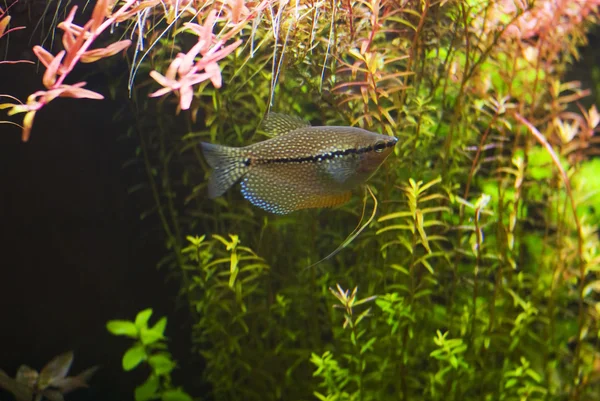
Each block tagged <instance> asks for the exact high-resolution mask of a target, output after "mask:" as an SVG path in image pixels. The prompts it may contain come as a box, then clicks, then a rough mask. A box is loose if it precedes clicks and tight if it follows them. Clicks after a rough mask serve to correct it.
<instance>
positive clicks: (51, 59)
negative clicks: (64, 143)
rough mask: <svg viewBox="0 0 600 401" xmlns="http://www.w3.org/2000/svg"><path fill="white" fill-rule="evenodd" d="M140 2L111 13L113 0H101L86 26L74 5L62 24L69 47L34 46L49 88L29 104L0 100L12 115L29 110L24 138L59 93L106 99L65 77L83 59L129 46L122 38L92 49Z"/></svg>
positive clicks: (1, 106)
mask: <svg viewBox="0 0 600 401" xmlns="http://www.w3.org/2000/svg"><path fill="white" fill-rule="evenodd" d="M136 2H137V1H136V0H128V1H127V2H125V3H124V4H123V5H122V6H121V7H120V8H119V9H118V10H117V11H116V12H115V13H112V14H111V13H110V8H111V4H112V3H113V2H111V1H109V0H98V1H97V2H96V6H95V7H94V11H93V13H92V17H91V18H90V20H89V21H88V22H87V23H86V24H85V25H84V26H79V25H76V24H74V23H73V19H74V17H75V13H76V12H77V6H73V8H72V9H71V12H70V13H69V15H68V17H67V19H66V20H64V21H63V22H61V23H60V24H59V25H58V28H60V29H62V30H63V31H64V33H63V37H62V43H63V46H64V48H65V49H64V50H61V51H60V52H58V54H56V55H53V54H52V53H50V52H49V51H48V50H46V49H44V48H43V47H41V46H35V47H34V48H33V52H34V53H35V55H36V56H37V57H38V59H39V60H40V62H41V63H42V64H43V65H44V66H45V67H46V71H45V73H44V76H43V78H42V83H43V85H44V87H45V88H46V90H40V91H37V92H35V93H33V94H31V95H30V96H29V97H28V98H27V102H26V103H25V104H13V103H4V104H0V109H10V110H9V111H8V115H15V114H20V113H25V116H24V118H23V130H22V136H21V138H22V140H23V141H24V142H26V141H27V140H29V136H30V133H31V128H32V126H33V120H34V118H35V114H36V113H37V112H38V111H39V110H40V109H42V108H43V107H44V106H45V105H47V104H48V103H50V102H51V101H52V100H54V99H56V98H57V97H71V98H80V99H82V98H86V99H104V96H102V95H101V94H99V93H96V92H93V91H91V90H88V89H85V88H84V86H85V85H86V82H78V83H75V84H65V83H64V81H65V79H66V78H67V76H68V75H69V73H70V72H71V71H73V69H74V68H75V66H76V65H77V63H78V62H79V61H81V62H82V63H92V62H94V61H97V60H100V59H101V58H105V57H110V56H112V55H114V54H117V53H119V52H120V51H122V50H124V49H126V48H127V47H129V45H130V44H131V41H130V40H122V41H119V42H116V43H113V44H111V45H109V46H108V47H105V48H101V49H93V50H89V49H90V47H91V45H92V44H93V42H94V40H96V39H97V38H98V36H100V34H101V33H102V32H103V31H104V30H106V28H108V27H109V26H111V24H113V23H114V21H115V20H116V19H117V18H118V17H119V16H120V15H121V14H123V13H125V12H126V11H127V10H128V9H129V8H130V7H132V5H133V4H134V3H136Z"/></svg>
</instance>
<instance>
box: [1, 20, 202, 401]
mask: <svg viewBox="0 0 600 401" xmlns="http://www.w3.org/2000/svg"><path fill="white" fill-rule="evenodd" d="M11 15H12V17H13V20H12V24H11V25H12V26H18V25H26V26H28V29H27V30H23V31H18V32H15V33H13V34H11V35H10V38H9V39H10V40H9V41H8V49H7V52H6V53H5V52H4V51H5V50H6V47H4V48H2V59H4V56H5V55H6V59H8V60H15V59H29V60H34V56H33V53H32V52H31V48H32V46H33V45H34V44H36V42H35V40H36V39H38V35H36V36H35V37H34V39H33V41H32V42H30V37H31V30H30V29H29V28H30V27H31V22H29V17H30V16H28V14H27V9H26V8H23V9H22V10H18V9H14V10H11ZM31 17H33V18H34V17H35V15H33V16H31ZM38 34H39V33H38ZM97 66H99V64H96V65H92V67H97ZM86 67H87V66H85V65H84V67H83V68H81V67H78V68H77V69H76V70H75V72H74V73H73V74H71V77H70V78H69V79H70V80H73V79H82V80H86V81H88V87H89V88H90V89H92V90H98V91H99V92H102V91H104V90H105V88H107V83H106V82H103V80H104V79H105V77H106V76H109V74H103V75H102V76H100V77H98V76H93V77H89V76H84V77H83V78H82V74H86V73H89V72H90V71H91V70H92V68H90V67H87V68H86ZM115 68H125V69H126V68H127V66H126V65H125V64H124V63H123V64H121V65H116V66H115ZM41 78H42V77H41V73H40V72H39V70H38V69H37V67H36V66H35V65H32V64H16V65H6V64H5V65H0V93H3V94H11V95H12V96H16V97H18V98H19V99H21V100H23V101H24V100H25V99H26V98H27V96H28V95H29V94H31V93H33V92H35V91H36V90H40V89H42V88H43V87H42V84H41ZM104 95H105V96H106V97H108V96H107V95H108V94H107V93H104ZM4 101H5V99H2V101H1V102H4ZM118 110H119V104H118V102H115V101H111V100H104V101H97V100H76V99H57V100H55V101H53V102H52V103H51V104H49V105H48V106H47V107H45V108H44V109H43V110H42V111H41V112H40V113H38V115H37V116H36V119H35V123H34V128H33V131H32V136H31V139H30V141H29V142H28V143H22V142H21V138H20V130H19V129H18V128H17V127H14V126H9V125H5V124H3V125H0V132H1V134H0V185H1V188H2V190H1V192H0V211H1V213H2V220H1V223H0V244H1V248H0V249H1V252H2V256H1V259H0V265H1V266H2V267H1V270H2V276H1V279H0V306H1V308H2V309H1V319H0V322H1V323H0V369H3V370H4V371H5V372H6V373H7V374H9V375H10V376H13V377H14V374H15V372H16V370H17V368H18V367H19V365H21V364H26V365H29V366H31V367H32V368H34V369H36V370H39V369H41V368H42V367H43V366H44V364H45V363H47V362H48V361H49V360H50V359H52V358H53V357H54V356H56V355H58V354H61V353H63V352H66V351H69V350H73V351H74V354H75V358H74V363H73V366H72V368H71V372H70V373H72V374H77V373H79V372H81V371H82V370H84V369H86V368H88V367H90V366H92V365H101V369H100V370H99V371H98V372H97V373H96V375H95V376H94V377H93V379H92V380H91V387H90V388H89V389H87V390H86V389H84V390H78V391H76V392H74V393H73V394H69V395H67V399H68V400H77V399H82V400H83V399H85V400H126V399H132V398H133V389H134V387H135V385H136V384H140V383H141V382H142V381H143V380H145V378H146V376H147V372H142V371H139V372H136V371H134V372H129V373H123V371H122V368H121V356H122V354H123V352H124V351H125V350H126V349H127V347H129V346H130V345H131V342H130V341H128V340H126V339H124V338H117V337H114V336H112V335H111V334H109V333H108V331H107V330H106V328H105V324H106V322H107V321H108V320H110V319H133V318H134V317H135V314H136V313H137V312H138V311H140V310H141V309H144V308H147V307H152V308H154V310H155V312H154V313H155V317H158V316H162V315H168V316H169V319H170V320H169V323H168V327H167V333H166V334H167V336H169V338H170V339H171V340H172V342H173V345H172V349H171V350H172V351H173V352H174V354H175V357H176V358H178V359H181V358H182V357H183V356H184V355H183V353H185V352H186V351H188V350H189V342H188V340H187V337H186V336H185V334H183V336H182V335H180V334H177V333H178V329H179V328H180V327H181V325H182V319H179V321H178V312H177V311H176V302H175V296H176V293H177V283H176V282H166V278H165V277H166V274H165V272H164V271H159V270H157V268H156V264H157V262H158V260H159V259H160V258H161V257H162V256H164V244H163V242H162V239H161V233H160V232H159V231H158V230H159V228H158V227H159V226H158V225H157V224H156V221H153V220H152V219H151V218H150V219H148V220H147V221H140V217H139V216H140V213H141V212H142V211H143V209H144V208H145V205H147V204H148V203H147V202H148V200H146V201H145V202H141V201H140V200H139V199H136V198H135V197H132V196H129V195H128V193H127V190H128V188H129V187H130V186H132V185H134V184H136V183H139V182H142V181H143V180H145V176H143V175H141V174H137V173H135V172H132V171H131V170H127V169H124V168H123V167H122V165H123V163H124V161H125V160H127V159H128V158H130V157H131V156H132V155H133V154H134V151H135V146H136V144H135V143H133V142H132V141H129V142H128V141H119V140H118V138H119V137H120V136H122V134H123V133H124V132H125V131H126V130H127V128H128V124H127V122H126V120H127V116H125V118H124V119H121V121H120V122H113V116H114V115H115V114H116V113H117V111H118ZM3 113H4V112H3ZM5 118H6V115H5V114H3V116H2V119H5ZM13 120H15V119H14V118H13ZM144 204H145V205H144ZM180 315H181V316H182V317H183V316H185V313H180ZM179 333H185V332H184V331H181V330H180V331H179ZM184 364H185V362H184ZM184 366H185V365H184ZM183 370H184V369H181V370H180V371H183ZM192 370H193V368H192ZM188 373H189V372H188ZM197 373H198V374H199V372H197ZM190 376H195V374H193V373H191V374H190ZM6 399H11V396H9V395H8V394H7V393H3V392H1V390H0V400H6Z"/></svg>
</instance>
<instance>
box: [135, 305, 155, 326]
mask: <svg viewBox="0 0 600 401" xmlns="http://www.w3.org/2000/svg"><path fill="white" fill-rule="evenodd" d="M150 316H152V308H148V309H144V310H143V311H141V312H140V313H138V314H137V316H136V317H135V325H136V326H137V327H138V328H140V329H141V328H142V327H148V320H150Z"/></svg>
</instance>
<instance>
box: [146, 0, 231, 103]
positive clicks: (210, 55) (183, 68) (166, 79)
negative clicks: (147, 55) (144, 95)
mask: <svg viewBox="0 0 600 401" xmlns="http://www.w3.org/2000/svg"><path fill="white" fill-rule="evenodd" d="M216 16H217V12H216V11H215V10H213V11H211V12H210V13H209V15H208V17H207V18H206V21H205V22H204V25H202V26H201V25H198V24H194V23H187V24H185V26H186V27H187V28H188V29H189V30H191V31H192V32H194V33H196V34H197V35H198V42H197V43H196V44H195V45H194V46H193V47H192V48H191V49H190V50H189V51H188V52H187V53H179V54H178V55H177V57H176V58H175V59H174V60H173V61H172V62H171V64H170V66H169V68H168V70H167V72H166V74H165V75H161V74H160V73H158V72H157V71H152V72H150V76H151V77H152V78H154V79H155V80H156V81H157V82H158V83H159V84H161V85H162V86H163V87H164V88H162V89H159V90H157V91H156V92H154V93H151V94H150V96H151V97H157V96H162V95H165V94H167V93H169V92H175V91H176V92H178V94H179V107H180V108H181V109H182V110H187V109H189V108H190V104H191V103H192V99H193V96H194V92H193V88H192V87H193V85H196V84H199V83H200V82H202V81H206V80H208V79H210V80H211V82H212V83H213V85H214V86H215V87H216V88H220V87H221V84H222V79H221V69H220V68H219V65H218V64H217V61H219V60H221V59H223V58H224V57H226V56H228V55H229V54H230V53H231V52H233V51H234V50H235V49H236V48H237V47H238V46H239V45H240V44H242V41H241V40H237V41H236V42H234V43H232V44H230V45H228V46H226V47H223V48H221V47H222V46H223V42H224V41H223V40H222V39H219V40H216V38H215V35H213V33H212V28H213V25H214V23H215V20H216ZM198 54H201V57H200V59H199V60H198V61H196V62H194V60H195V58H196V56H198ZM201 71H204V72H201ZM176 76H177V77H178V78H177V77H176Z"/></svg>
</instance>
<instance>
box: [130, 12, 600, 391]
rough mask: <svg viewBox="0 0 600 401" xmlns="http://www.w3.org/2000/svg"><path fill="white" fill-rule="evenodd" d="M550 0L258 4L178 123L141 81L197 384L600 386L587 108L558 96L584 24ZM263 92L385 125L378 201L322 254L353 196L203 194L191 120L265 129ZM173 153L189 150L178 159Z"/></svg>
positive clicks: (572, 88) (338, 116)
mask: <svg viewBox="0 0 600 401" xmlns="http://www.w3.org/2000/svg"><path fill="white" fill-rule="evenodd" d="M554 3H556V2H554ZM554 3H553V2H549V1H548V2H546V1H539V2H536V3H532V4H528V5H525V4H520V3H519V4H516V3H515V4H513V3H512V2H500V1H484V2H468V1H449V2H446V1H442V2H430V1H408V2H392V1H356V2H341V3H327V4H325V3H318V4H316V3H315V4H312V3H306V4H303V5H302V6H294V5H293V4H287V5H278V6H274V5H272V8H269V9H268V11H265V14H261V17H260V18H259V19H258V22H257V21H255V22H253V26H252V27H251V28H249V30H248V31H247V32H246V33H245V34H244V35H243V37H244V38H245V40H246V41H247V42H246V45H245V47H242V48H240V49H241V50H239V51H237V52H236V53H235V56H232V57H229V58H227V59H226V60H224V61H223V62H222V63H221V67H222V71H221V73H222V75H223V81H224V82H225V84H224V85H223V87H222V88H220V89H215V88H213V87H211V86H210V85H201V86H200V87H199V88H198V89H197V90H196V91H195V98H194V100H193V102H192V106H191V109H192V113H191V115H190V116H188V117H190V118H191V119H190V120H188V122H189V125H188V127H189V132H188V133H186V134H184V135H182V134H176V133H175V131H174V130H170V129H167V128H165V127H167V126H168V125H167V124H170V122H169V117H167V115H170V114H172V110H173V108H172V106H171V105H169V101H168V100H167V101H165V102H164V103H161V104H159V106H158V111H152V113H153V114H158V115H159V116H161V118H159V119H158V121H159V124H158V125H157V124H156V123H154V122H153V120H150V119H149V118H148V115H147V114H145V112H144V111H143V110H144V109H147V108H151V107H153V106H150V104H149V103H148V101H147V100H142V98H139V99H140V100H139V102H140V105H141V110H142V111H140V124H141V125H140V127H139V128H138V129H137V134H138V135H139V136H140V138H141V140H142V142H141V143H142V148H141V154H142V155H144V160H145V163H146V168H147V169H148V171H149V174H148V177H149V179H150V182H151V185H152V186H153V187H154V188H155V191H154V193H153V196H154V199H155V202H156V208H157V210H158V212H159V213H160V216H161V220H162V224H163V226H164V228H165V232H166V234H167V241H168V244H169V246H170V247H171V248H172V249H173V250H174V257H173V258H172V259H171V262H170V263H171V267H172V269H173V271H175V272H179V274H180V277H181V279H182V294H183V296H185V297H186V299H187V300H188V302H189V305H190V313H192V315H194V316H196V321H197V324H196V325H195V326H194V331H193V333H192V336H193V338H194V340H195V343H196V348H195V350H196V352H197V353H198V354H199V355H200V356H201V357H202V358H203V359H204V360H205V361H206V364H207V367H206V370H205V371H204V372H203V377H204V380H206V381H207V382H208V383H210V384H211V385H212V388H213V392H212V394H211V395H210V396H208V397H207V398H208V399H215V400H232V399H244V400H280V399H285V400H308V399H320V400H377V401H384V400H398V399H402V400H410V399H419V400H449V399H454V400H475V399H477V400H481V399H484V400H563V399H571V400H593V399H596V398H598V397H600V381H599V380H600V370H599V369H598V357H599V356H600V355H598V351H597V350H595V347H596V345H597V341H598V335H599V328H600V326H599V325H598V317H599V312H600V304H599V303H598V301H600V299H599V298H598V292H600V286H598V284H597V283H598V282H599V281H598V270H599V269H600V265H599V263H600V254H599V249H600V248H599V245H600V242H599V241H598V235H597V224H598V215H597V210H596V209H597V205H598V191H599V189H600V185H599V182H598V178H597V177H598V174H597V172H598V163H597V160H590V159H589V155H590V152H589V150H590V148H591V147H593V146H594V145H593V144H594V142H595V139H594V140H592V139H593V138H594V133H595V130H596V127H597V126H598V122H599V121H598V113H597V112H596V109H595V108H592V109H589V110H584V109H580V110H579V111H578V112H577V113H575V112H572V111H570V109H568V108H569V107H571V105H573V104H575V102H576V101H577V100H578V99H580V98H581V97H582V96H585V95H586V91H584V90H582V89H580V88H579V87H578V85H577V84H576V83H563V82H561V78H562V76H563V74H564V71H565V70H566V66H567V65H568V64H569V62H570V61H571V59H572V57H573V56H574V55H576V46H578V45H580V44H581V43H583V40H584V37H583V36H582V35H583V33H584V32H585V30H584V29H585V27H586V26H587V25H585V24H579V23H575V22H576V20H577V19H576V18H575V17H574V14H573V13H575V10H576V9H577V6H576V4H575V3H574V2H568V1H561V2H558V3H560V7H559V6H557V7H558V8H555V9H553V10H554V11H555V12H556V13H557V14H556V15H560V17H556V18H554V19H553V18H552V17H551V16H549V15H548V14H545V13H544V11H543V10H544V7H549V5H550V4H554ZM558 3H556V4H558ZM561 7H562V8H561ZM579 11H580V13H581V15H582V17H585V19H586V23H590V22H593V21H595V18H597V14H594V13H595V12H597V8H592V9H585V10H584V9H583V8H582V9H580V10H579ZM577 21H579V20H577ZM223 26H225V25H223ZM557 26H560V27H561V29H562V30H563V32H569V34H563V35H559V34H557V33H556V27H557ZM550 27H552V28H550ZM177 43H179V42H177ZM181 43H183V41H182V42H181ZM157 56H158V57H157V58H156V59H155V65H153V67H154V68H156V69H157V70H159V71H161V70H164V68H166V65H165V64H161V60H162V58H161V57H163V56H166V54H164V52H163V53H160V52H157ZM271 101H272V105H271V104H270V102H271ZM271 106H272V108H273V109H274V110H275V111H279V112H289V113H291V114H295V115H300V116H302V117H303V118H305V119H307V120H311V121H313V122H314V123H322V124H336V125H357V126H361V127H366V128H368V129H371V130H374V131H379V132H382V133H387V134H389V135H394V136H397V137H399V138H400V143H399V145H398V146H397V149H396V157H395V158H394V159H391V160H388V161H387V162H386V164H385V165H384V166H383V167H382V168H381V170H380V171H379V172H378V174H377V175H376V176H375V177H374V178H373V180H372V181H371V186H372V188H373V189H374V190H375V191H376V196H377V198H378V201H379V204H380V205H381V206H380V210H379V216H378V218H377V220H376V221H375V222H374V223H372V224H371V226H370V227H369V228H368V229H367V230H366V231H365V232H364V233H362V234H361V235H360V236H359V237H358V238H356V239H355V240H354V241H353V242H352V243H351V244H350V245H349V246H348V247H347V248H346V249H345V250H344V251H342V252H341V253H339V254H338V255H336V256H335V257H334V258H333V259H331V260H328V261H326V262H324V263H323V264H321V265H317V267H315V268H311V269H306V266H309V265H310V264H311V263H314V262H315V261H317V260H319V259H321V258H322V257H323V256H325V255H327V254H328V253H329V252H330V251H331V250H333V249H334V248H335V246H337V244H339V243H340V242H341V241H342V240H343V238H344V237H345V236H346V235H347V234H348V233H349V232H350V231H351V228H352V227H353V226H354V225H355V224H356V222H357V220H358V217H359V216H360V211H361V203H360V197H359V196H356V197H355V199H354V200H353V201H352V202H350V203H349V204H348V205H346V206H343V207H341V208H338V209H335V210H320V211H302V212H297V213H294V214H291V215H289V216H283V217H274V216H271V215H268V214H266V213H264V212H262V211H260V210H257V209H256V208H253V207H252V206H251V205H250V204H249V203H248V202H246V201H245V200H243V199H242V198H241V196H240V195H239V194H238V193H237V191H235V190H232V191H229V192H228V193H227V194H226V196H225V197H223V198H220V199H217V200H215V201H212V200H208V199H206V196H205V186H206V183H205V182H206V181H205V180H203V177H206V176H207V175H208V174H209V171H208V168H207V166H206V164H205V163H204V161H203V160H202V158H201V156H200V154H199V152H198V149H197V147H196V143H197V141H198V140H208V141H211V142H216V143H221V144H227V145H232V146H243V145H247V144H249V143H253V142H256V141H258V140H262V139H263V138H264V137H262V136H261V132H260V131H257V127H258V126H259V123H260V121H261V119H262V118H263V115H264V113H265V112H266V111H267V109H269V108H270V107H271ZM523 121H525V122H531V123H532V126H531V127H529V126H528V125H526V124H524V123H523ZM157 126H158V127H159V129H156V127H157ZM532 127H537V129H538V130H539V131H537V130H536V131H532V130H531V128H532ZM534 129H535V128H534ZM536 132H537V134H539V135H536ZM181 153H183V154H184V155H185V154H187V155H188V157H190V156H189V155H192V156H193V157H194V158H196V159H197V162H191V161H187V160H189V159H187V160H186V162H185V163H184V164H182V165H181V167H177V168H174V167H173V162H174V161H175V160H176V159H177V157H178V154H181ZM556 161H560V163H561V167H562V171H561V170H559V169H558V166H557V164H556ZM563 173H564V174H563ZM565 179H566V180H565ZM574 212H576V213H577V215H576V216H575V215H574ZM189 234H192V235H199V237H187V239H186V236H187V235H189ZM227 237H228V238H229V239H226V238H227ZM207 238H211V239H210V240H208V239H207ZM242 243H243V244H245V245H246V246H247V247H248V248H245V247H241V246H240V244H242ZM344 288H352V290H345V289H344Z"/></svg>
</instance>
